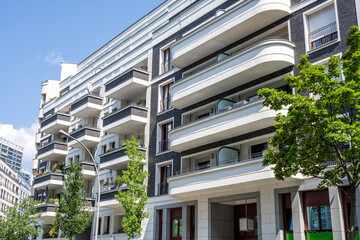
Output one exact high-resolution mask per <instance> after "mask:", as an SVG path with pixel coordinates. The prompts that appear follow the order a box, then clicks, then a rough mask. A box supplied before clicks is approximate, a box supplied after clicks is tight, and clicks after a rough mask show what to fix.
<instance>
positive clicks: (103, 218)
mask: <svg viewBox="0 0 360 240" xmlns="http://www.w3.org/2000/svg"><path fill="white" fill-rule="evenodd" d="M104 222H105V217H104V216H102V217H101V225H99V228H100V235H102V234H103V233H104Z"/></svg>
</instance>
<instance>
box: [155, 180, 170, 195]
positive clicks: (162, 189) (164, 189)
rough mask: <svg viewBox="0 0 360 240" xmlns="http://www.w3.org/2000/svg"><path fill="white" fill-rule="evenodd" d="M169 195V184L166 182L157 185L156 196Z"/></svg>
mask: <svg viewBox="0 0 360 240" xmlns="http://www.w3.org/2000/svg"><path fill="white" fill-rule="evenodd" d="M168 193H169V184H168V183H167V182H164V183H159V184H158V194H157V195H158V196H160V195H165V194H168Z"/></svg>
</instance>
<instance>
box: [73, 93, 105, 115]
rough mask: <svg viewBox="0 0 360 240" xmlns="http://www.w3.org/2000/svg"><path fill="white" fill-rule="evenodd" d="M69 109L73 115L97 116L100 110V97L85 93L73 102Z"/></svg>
mask: <svg viewBox="0 0 360 240" xmlns="http://www.w3.org/2000/svg"><path fill="white" fill-rule="evenodd" d="M70 109H71V110H70V113H71V115H72V116H75V117H81V118H88V117H97V116H98V115H99V113H100V112H101V110H102V98H100V97H97V96H93V95H86V96H84V97H82V98H80V99H79V100H77V101H76V102H75V103H73V104H72V105H71V107H70Z"/></svg>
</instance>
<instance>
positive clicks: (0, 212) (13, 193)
mask: <svg viewBox="0 0 360 240" xmlns="http://www.w3.org/2000/svg"><path fill="white" fill-rule="evenodd" d="M19 191H20V182H19V180H18V179H17V177H16V172H15V171H14V170H13V169H12V168H11V167H10V166H8V165H7V164H6V163H5V162H3V161H0V218H4V217H6V216H5V213H4V211H5V210H6V208H8V207H12V206H14V204H15V203H17V202H18V200H19Z"/></svg>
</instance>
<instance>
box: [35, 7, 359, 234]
mask: <svg viewBox="0 0 360 240" xmlns="http://www.w3.org/2000/svg"><path fill="white" fill-rule="evenodd" d="M346 6H347V5H346V4H345V2H344V0H338V1H332V0H328V1H325V2H324V3H321V2H319V1H310V0H307V1H297V0H293V1H290V0H284V1H280V0H279V1H274V0H247V1H225V0H217V1H210V0H203V1H192V0H187V1H186V0H184V1H175V0H168V1H165V2H164V3H162V4H161V5H160V6H158V7H157V8H155V9H154V10H153V11H151V12H150V13H149V14H148V15H146V17H144V18H142V19H140V20H139V21H137V22H136V23H135V24H133V25H131V26H130V27H129V28H127V29H126V30H125V31H124V32H122V33H120V34H119V35H118V36H116V37H115V38H113V39H112V40H111V41H109V42H108V43H107V44H106V45H104V46H103V47H101V48H100V49H99V50H97V51H96V52H94V53H92V54H91V55H90V56H89V57H88V58H86V59H85V60H83V61H82V62H80V63H78V64H73V63H62V69H61V79H60V81H56V80H51V81H50V80H49V81H48V82H47V84H49V86H50V84H53V86H54V87H52V88H49V89H48V90H46V89H45V86H44V85H43V86H42V88H43V91H44V92H46V98H43V100H44V101H43V102H42V103H41V107H40V113H41V114H40V115H41V117H40V116H39V133H38V135H37V136H38V140H37V144H38V149H37V154H36V157H35V159H36V161H34V166H33V171H34V173H36V175H37V176H36V177H35V178H34V183H33V188H34V193H33V194H34V198H35V199H37V200H38V201H40V202H41V204H40V205H39V206H37V207H38V208H39V210H42V217H41V222H42V224H43V226H44V231H43V232H42V233H41V234H40V235H41V236H39V238H40V239H42V238H48V237H50V236H49V235H48V230H49V229H50V226H51V224H52V222H53V220H54V217H55V212H54V206H55V205H56V203H54V202H53V201H50V199H57V198H59V197H60V192H61V190H62V184H63V171H64V170H65V169H66V167H67V166H68V165H69V164H70V162H71V161H74V160H79V161H81V162H82V166H83V174H84V178H85V191H86V193H87V197H88V198H89V204H93V202H94V198H95V196H96V194H97V189H98V186H97V184H96V181H95V180H96V175H95V172H94V165H92V163H91V158H90V155H89V154H88V153H87V151H86V150H85V149H84V148H83V147H82V145H80V144H78V142H77V141H74V140H71V139H66V137H65V136H63V135H61V134H60V133H59V131H60V130H63V131H66V132H68V133H69V134H70V136H72V137H73V138H76V139H77V140H78V141H80V142H82V143H83V144H85V145H86V147H87V148H88V149H89V150H90V152H91V154H92V155H93V156H94V157H95V161H96V162H97V163H99V164H98V166H99V167H100V169H101V171H100V186H99V187H100V189H101V190H100V191H101V197H100V200H101V201H100V206H101V208H100V216H99V219H98V221H99V223H100V227H99V230H98V233H95V230H94V229H95V221H94V222H93V224H92V227H91V229H88V230H87V231H86V232H85V233H84V234H83V236H82V237H84V238H90V239H93V238H94V235H95V234H98V239H104V240H105V239H109V238H113V239H118V240H119V239H127V237H126V235H125V234H124V233H123V228H122V226H121V219H122V216H123V215H124V209H123V208H122V207H121V204H120V203H119V202H118V201H117V200H116V199H115V197H114V194H116V193H117V192H118V191H126V189H127V188H126V186H125V185H124V184H115V180H116V178H117V176H121V174H122V171H123V170H126V168H127V164H128V162H129V159H128V157H127V156H126V154H125V153H124V148H123V147H122V143H123V142H124V141H126V140H127V139H130V137H131V136H134V137H135V138H136V139H137V141H138V142H139V150H141V151H142V152H143V153H144V155H145V156H146V169H147V171H148V172H149V173H150V177H149V180H148V186H149V187H148V195H149V196H150V199H149V203H148V205H147V207H146V210H147V211H148V212H149V213H150V217H149V218H148V219H146V220H144V221H143V224H142V226H143V232H142V233H141V234H140V236H139V239H149V240H150V239H156V240H158V239H170V240H180V239H186V240H192V239H198V240H205V239H206V240H208V239H216V240H218V239H224V240H225V239H226V240H232V239H234V240H238V239H263V240H267V239H269V240H270V239H271V240H272V239H296V240H300V239H305V238H306V237H308V238H309V237H313V236H311V235H316V234H318V233H320V232H322V233H324V234H325V235H326V236H327V237H329V238H330V237H331V238H333V239H344V240H345V239H346V236H345V232H346V229H347V226H348V225H347V217H346V216H347V214H348V212H347V209H346V208H344V206H347V204H348V202H347V201H346V199H344V197H343V194H342V193H341V191H340V190H339V189H338V188H334V187H329V188H327V189H326V190H324V191H322V192H314V191H313V190H314V188H315V187H316V186H317V183H318V181H317V180H315V179H311V178H304V177H302V176H294V177H292V178H289V179H286V180H285V181H282V182H279V181H277V180H276V179H275V177H274V173H273V171H272V170H271V167H264V166H262V160H263V153H264V151H266V149H267V147H268V146H267V142H268V140H269V138H270V137H271V136H272V135H273V133H274V128H273V123H275V120H274V117H275V116H276V114H278V113H282V114H286V113H287V109H286V108H283V109H282V110H280V111H277V112H275V111H272V110H270V109H269V108H266V107H264V106H263V105H262V103H263V99H259V97H258V96H257V91H258V90H259V89H261V88H263V87H268V88H276V89H282V90H284V91H288V92H289V93H291V92H292V89H290V88H289V86H287V85H286V83H285V82H284V78H285V77H286V76H287V75H289V74H295V75H296V74H298V73H297V72H296V70H295V68H294V66H295V65H296V64H298V61H299V60H298V58H299V56H300V54H302V53H304V52H307V53H309V54H310V55H311V54H312V55H311V57H312V58H311V61H313V62H321V61H323V60H324V59H327V58H328V57H329V56H331V55H337V54H341V53H343V52H344V51H345V50H346V46H345V44H344V41H343V40H342V39H345V36H344V32H345V28H347V25H346V24H356V19H357V16H356V14H354V15H351V16H350V15H349V16H348V17H344V16H345V15H346V14H345V13H343V12H342V11H345V10H346V11H347V8H346ZM314 19H321V24H320V20H319V21H316V22H317V23H319V24H320V25H321V26H320V25H319V26H316V24H312V22H313V20H314ZM345 22H346V24H345ZM326 23H329V24H326ZM340 23H342V24H343V25H340ZM345 25H346V26H345ZM319 28H321V29H319ZM319 31H321V32H322V33H321V34H319V33H318V32H319ZM50 89H51V91H50ZM49 96H52V97H55V98H54V99H50V97H49ZM346 185H347V184H346V182H344V187H346ZM358 192H359V191H358ZM359 194H360V192H359ZM315 200H316V201H315ZM316 216H317V217H316ZM319 216H321V217H320V218H319ZM357 216H358V219H360V205H359V206H357ZM56 237H58V236H56Z"/></svg>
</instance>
